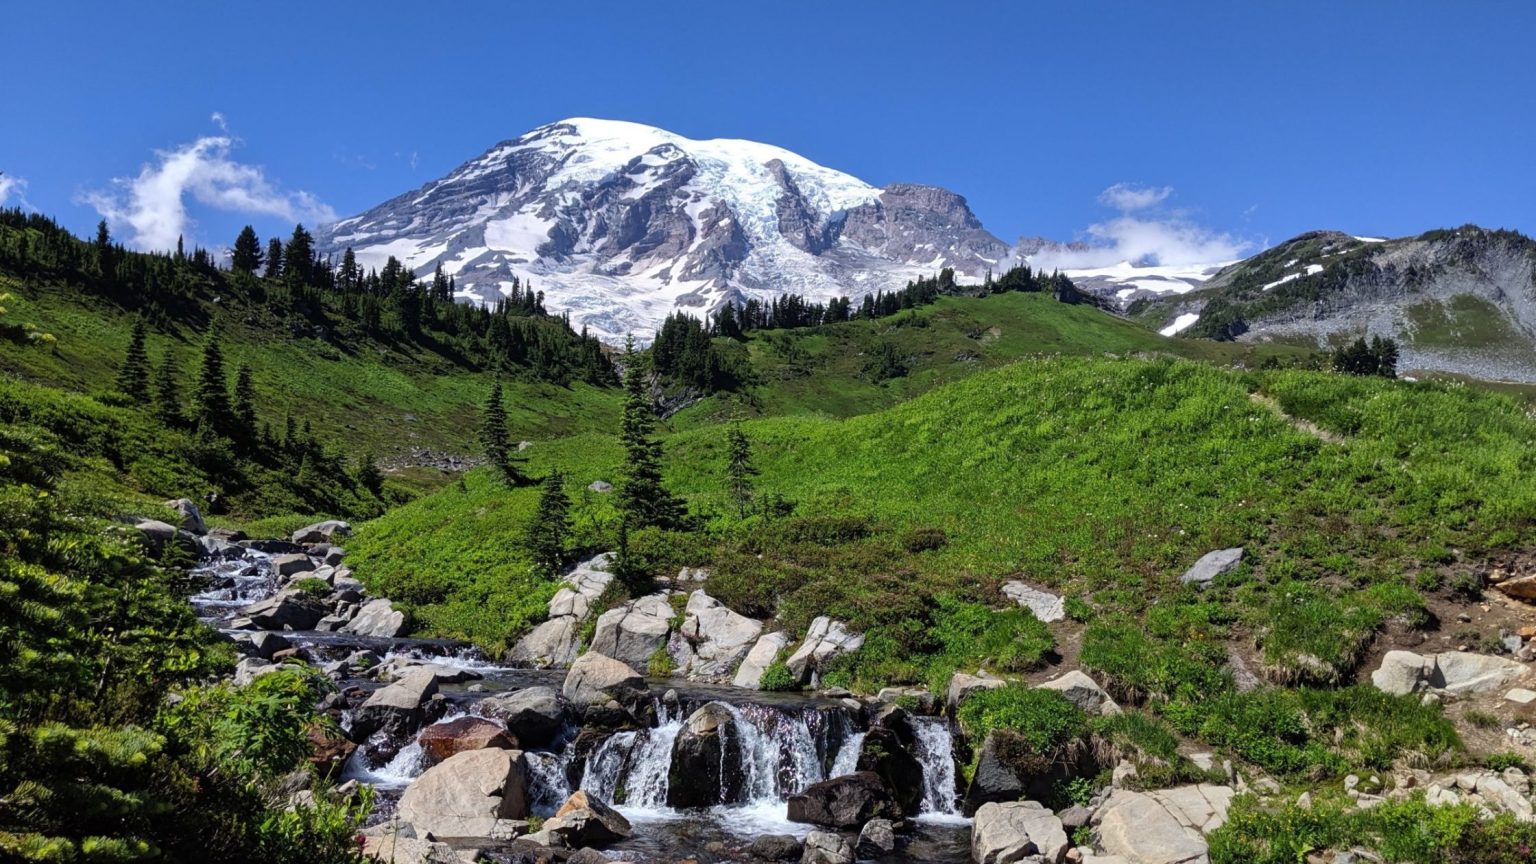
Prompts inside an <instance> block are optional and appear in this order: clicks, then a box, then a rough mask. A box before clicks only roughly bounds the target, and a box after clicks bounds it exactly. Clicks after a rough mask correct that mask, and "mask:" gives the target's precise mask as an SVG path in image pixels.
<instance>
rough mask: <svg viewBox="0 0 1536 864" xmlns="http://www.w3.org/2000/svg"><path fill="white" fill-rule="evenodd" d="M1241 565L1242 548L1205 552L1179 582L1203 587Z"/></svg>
mask: <svg viewBox="0 0 1536 864" xmlns="http://www.w3.org/2000/svg"><path fill="white" fill-rule="evenodd" d="M1241 563H1243V549H1242V547H1234V548H1232V549H1218V550H1216V551H1215V552H1207V553H1206V554H1205V555H1203V556H1201V558H1200V560H1199V561H1196V562H1195V563H1194V566H1192V567H1190V568H1189V569H1188V570H1185V571H1184V575H1183V576H1180V577H1179V581H1180V582H1183V583H1185V584H1186V585H1188V584H1193V585H1197V586H1200V587H1204V586H1206V585H1209V584H1210V583H1211V581H1212V580H1213V579H1215V578H1216V577H1217V576H1224V575H1226V574H1228V573H1231V572H1232V571H1233V570H1236V569H1237V565H1239V564H1241Z"/></svg>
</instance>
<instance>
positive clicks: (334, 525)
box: [293, 519, 352, 544]
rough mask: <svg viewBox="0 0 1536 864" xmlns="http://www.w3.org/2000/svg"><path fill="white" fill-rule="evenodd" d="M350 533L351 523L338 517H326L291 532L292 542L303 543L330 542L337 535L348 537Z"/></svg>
mask: <svg viewBox="0 0 1536 864" xmlns="http://www.w3.org/2000/svg"><path fill="white" fill-rule="evenodd" d="M351 535H352V526H351V525H348V524H347V523H345V522H343V521H341V520H340V519H327V520H325V521H324V522H316V523H315V524H313V525H306V526H304V527H303V528H300V529H299V530H297V531H295V532H293V542H295V543H303V544H309V543H330V542H332V541H333V540H335V539H337V538H338V537H349V536H351Z"/></svg>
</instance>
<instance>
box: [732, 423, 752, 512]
mask: <svg viewBox="0 0 1536 864" xmlns="http://www.w3.org/2000/svg"><path fill="white" fill-rule="evenodd" d="M725 440H726V462H725V487H726V491H727V492H729V493H730V496H731V500H732V501H734V502H736V512H737V515H738V516H739V517H740V518H742V519H745V518H747V509H748V508H749V507H751V506H752V478H753V477H754V476H756V474H757V468H756V466H754V465H753V464H752V442H751V441H749V440H748V439H747V434H746V433H745V432H743V431H741V423H740V422H739V421H738V422H736V423H732V424H731V428H730V431H729V432H727V433H726V439H725Z"/></svg>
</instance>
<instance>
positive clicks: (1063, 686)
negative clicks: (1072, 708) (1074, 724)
mask: <svg viewBox="0 0 1536 864" xmlns="http://www.w3.org/2000/svg"><path fill="white" fill-rule="evenodd" d="M1037 686H1038V687H1039V689H1041V690H1055V691H1057V692H1058V693H1060V694H1061V695H1063V696H1065V697H1067V701H1068V702H1071V703H1072V704H1073V705H1076V706H1077V707H1078V708H1079V709H1081V710H1082V712H1083V713H1084V714H1088V715H1090V716H1091V715H1095V714H1102V715H1105V716H1108V715H1111V714H1119V713H1120V706H1119V705H1116V704H1115V700H1113V699H1111V698H1109V694H1108V693H1105V692H1104V688H1103V687H1100V686H1099V682H1097V681H1095V680H1093V679H1092V678H1090V677H1088V675H1087V674H1086V673H1084V672H1082V671H1081V670H1078V669H1073V670H1072V671H1071V672H1068V673H1066V674H1065V675H1062V676H1060V677H1059V678H1053V679H1051V680H1050V681H1047V682H1045V683H1044V684H1040V685H1037Z"/></svg>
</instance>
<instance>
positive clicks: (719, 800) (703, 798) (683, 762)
mask: <svg viewBox="0 0 1536 864" xmlns="http://www.w3.org/2000/svg"><path fill="white" fill-rule="evenodd" d="M741 751H742V741H741V729H740V728H739V727H738V726H737V724H736V716H735V714H733V713H732V712H731V709H730V707H729V706H727V705H725V703H723V702H709V703H707V704H705V705H704V706H703V707H701V708H699V710H697V711H695V712H693V714H692V715H690V716H689V717H688V720H687V722H685V723H684V724H683V728H682V729H681V730H679V731H678V733H677V739H676V740H675V741H674V742H673V744H672V765H671V768H670V770H669V772H668V773H669V777H668V783H667V805H668V806H670V807H710V806H713V805H716V804H738V803H740V802H741V801H742V800H743V799H744V797H745V793H746V782H747V778H746V775H745V774H744V773H743V771H742V768H741Z"/></svg>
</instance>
